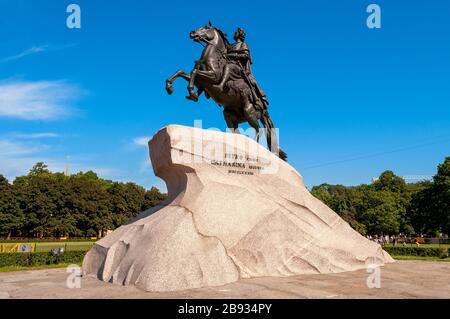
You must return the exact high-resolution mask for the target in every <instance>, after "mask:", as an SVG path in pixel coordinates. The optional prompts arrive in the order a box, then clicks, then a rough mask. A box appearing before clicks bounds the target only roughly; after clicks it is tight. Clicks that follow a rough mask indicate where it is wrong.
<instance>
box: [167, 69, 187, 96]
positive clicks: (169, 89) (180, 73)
mask: <svg viewBox="0 0 450 319" xmlns="http://www.w3.org/2000/svg"><path fill="white" fill-rule="evenodd" d="M179 77H181V78H183V79H185V80H186V81H189V80H190V79H191V77H190V75H189V74H187V73H186V72H184V71H183V70H178V71H177V72H175V73H174V74H173V75H172V76H171V77H170V78H168V79H167V80H166V91H167V93H168V94H172V93H173V86H172V83H173V82H174V81H175V80H176V79H177V78H179Z"/></svg>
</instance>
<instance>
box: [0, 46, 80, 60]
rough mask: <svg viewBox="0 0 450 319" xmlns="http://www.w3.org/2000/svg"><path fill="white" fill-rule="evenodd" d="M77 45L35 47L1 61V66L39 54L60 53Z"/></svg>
mask: <svg viewBox="0 0 450 319" xmlns="http://www.w3.org/2000/svg"><path fill="white" fill-rule="evenodd" d="M75 45H76V44H75V43H73V44H65V45H60V46H51V45H48V44H46V45H39V46H33V47H31V48H28V49H26V50H24V51H22V52H20V53H18V54H15V55H12V56H9V57H6V58H3V59H0V64H1V63H6V62H10V61H15V60H19V59H22V58H24V57H27V56H29V55H33V54H37V53H43V52H49V51H58V50H63V49H67V48H71V47H73V46H75Z"/></svg>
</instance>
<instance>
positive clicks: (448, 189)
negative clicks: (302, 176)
mask: <svg viewBox="0 0 450 319" xmlns="http://www.w3.org/2000/svg"><path fill="white" fill-rule="evenodd" d="M312 193H313V195H314V196H316V197H317V198H319V199H320V200H322V201H323V202H324V203H325V204H327V205H328V206H329V207H331V208H332V209H333V210H334V211H335V212H337V213H338V214H339V215H340V216H341V217H342V218H343V219H344V220H345V221H347V222H348V223H349V224H350V225H351V226H352V227H353V228H354V229H356V230H357V231H359V232H360V233H361V234H363V235H376V234H378V235H380V234H385V235H394V234H399V233H403V234H406V235H408V234H409V235H418V234H423V235H428V236H432V237H438V236H440V234H447V235H448V234H450V157H447V158H446V159H445V160H444V162H443V163H442V164H440V165H439V166H438V168H437V173H436V175H435V176H434V177H433V179H432V180H431V181H423V182H418V183H413V184H409V183H406V182H405V181H404V180H403V179H402V178H401V177H399V176H397V175H395V174H394V173H393V172H392V171H385V172H384V173H382V174H381V176H380V177H379V178H378V179H377V180H376V181H375V182H374V183H372V184H370V185H359V186H353V187H346V186H343V185H328V184H323V185H320V186H315V187H313V189H312Z"/></svg>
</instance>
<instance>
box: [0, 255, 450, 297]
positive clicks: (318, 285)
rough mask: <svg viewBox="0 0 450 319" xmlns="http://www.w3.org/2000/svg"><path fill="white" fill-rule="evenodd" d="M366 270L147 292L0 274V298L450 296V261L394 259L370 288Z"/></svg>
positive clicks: (58, 272) (52, 276) (41, 275)
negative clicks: (69, 285)
mask: <svg viewBox="0 0 450 319" xmlns="http://www.w3.org/2000/svg"><path fill="white" fill-rule="evenodd" d="M368 275H369V274H368V273H367V272H366V270H364V269H361V270H358V271H355V272H344V273H338V274H318V275H296V276H290V277H281V278H280V277H262V278H252V279H240V280H238V281H236V282H233V283H230V284H227V285H224V286H220V287H204V288H199V289H190V290H184V291H174V292H158V293H157V292H146V291H143V290H141V289H137V288H136V287H134V286H119V285H111V284H109V283H106V282H103V281H100V280H97V279H96V278H93V277H84V278H82V281H81V288H79V289H68V288H67V287H66V280H67V276H68V274H67V272H66V270H65V269H48V270H32V271H19V272H9V273H0V298H8V297H10V298H332V299H342V298H390V299H393V298H401V299H404V298H447V299H448V298H450V263H448V262H426V261H425V262H424V261H398V262H396V263H391V264H387V265H385V266H383V267H382V268H381V288H380V289H376V288H373V289H369V288H368V287H367V285H366V280H367V276H368Z"/></svg>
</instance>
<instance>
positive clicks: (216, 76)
mask: <svg viewBox="0 0 450 319" xmlns="http://www.w3.org/2000/svg"><path fill="white" fill-rule="evenodd" d="M190 38H191V39H192V40H194V41H196V42H199V43H201V44H205V48H204V50H203V52H202V55H201V57H200V60H198V61H196V62H195V67H194V69H193V70H192V72H191V73H190V74H188V73H185V72H184V71H182V70H179V71H177V72H175V74H174V75H172V76H171V77H170V78H168V79H167V80H166V90H167V93H168V94H172V93H173V86H172V83H173V82H174V81H175V80H176V79H177V78H178V77H181V78H183V79H185V80H186V81H188V82H189V84H188V92H189V95H188V96H187V97H186V98H187V99H189V100H191V101H194V102H197V101H198V98H199V96H200V95H201V94H202V93H205V96H206V97H207V98H210V97H211V98H212V99H213V100H214V101H215V102H216V103H217V104H218V105H220V106H222V107H223V108H224V111H223V114H224V118H225V122H226V123H227V126H228V128H229V129H230V130H231V131H232V132H234V133H239V129H238V125H239V123H243V122H245V121H247V122H248V123H249V124H250V126H251V127H253V128H254V129H255V131H256V140H257V141H259V137H260V133H261V132H260V127H259V122H258V121H261V123H262V124H263V127H264V130H265V134H266V137H267V146H268V147H269V150H270V151H271V152H273V153H275V154H277V155H278V156H279V157H280V158H281V159H283V160H286V159H287V155H286V153H285V152H283V151H282V150H281V149H280V148H279V146H278V140H277V136H276V130H275V126H274V124H273V122H272V120H271V118H270V116H269V112H268V110H267V108H268V105H269V103H268V100H267V96H266V94H265V93H264V91H263V90H262V89H261V88H260V87H259V85H258V83H257V82H256V80H255V79H254V77H253V73H252V71H251V67H250V65H251V64H252V59H251V55H250V49H249V48H248V45H247V44H246V43H245V42H244V40H245V32H244V30H242V29H241V28H239V29H237V31H236V32H235V34H234V40H235V41H236V43H235V44H230V42H229V41H228V39H227V37H226V35H225V34H224V33H223V32H222V31H221V30H220V29H218V28H217V27H214V26H213V25H212V24H211V23H209V25H207V26H204V27H201V28H199V29H197V30H194V31H192V32H191V33H190ZM194 86H195V87H197V92H195V90H194Z"/></svg>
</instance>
